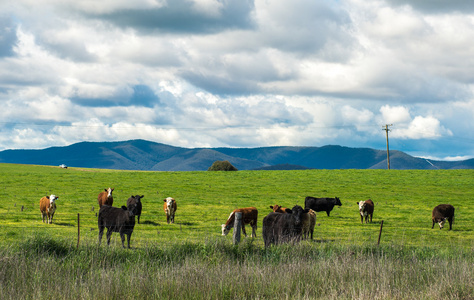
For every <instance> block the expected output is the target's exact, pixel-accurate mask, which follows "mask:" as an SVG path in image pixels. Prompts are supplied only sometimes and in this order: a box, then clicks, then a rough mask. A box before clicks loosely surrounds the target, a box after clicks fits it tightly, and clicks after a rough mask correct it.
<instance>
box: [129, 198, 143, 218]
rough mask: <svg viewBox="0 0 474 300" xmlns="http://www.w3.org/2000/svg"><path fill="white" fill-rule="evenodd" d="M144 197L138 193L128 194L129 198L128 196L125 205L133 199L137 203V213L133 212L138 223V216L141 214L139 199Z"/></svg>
mask: <svg viewBox="0 0 474 300" xmlns="http://www.w3.org/2000/svg"><path fill="white" fill-rule="evenodd" d="M143 197H145V196H143V195H142V196H139V195H136V196H133V195H132V196H130V198H128V200H127V206H128V205H129V204H130V203H132V202H133V201H135V202H136V203H137V213H136V214H135V215H136V216H137V222H138V224H140V216H141V215H142V201H141V199H142V198H143Z"/></svg>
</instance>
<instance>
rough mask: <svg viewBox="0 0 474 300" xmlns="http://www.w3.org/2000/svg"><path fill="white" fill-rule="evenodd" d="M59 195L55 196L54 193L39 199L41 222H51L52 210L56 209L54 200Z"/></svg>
mask: <svg viewBox="0 0 474 300" xmlns="http://www.w3.org/2000/svg"><path fill="white" fill-rule="evenodd" d="M58 198H59V197H56V196H55V195H51V196H44V197H43V198H41V199H40V212H41V217H42V218H43V223H45V219H46V223H47V224H53V216H54V212H55V211H56V200H57V199H58Z"/></svg>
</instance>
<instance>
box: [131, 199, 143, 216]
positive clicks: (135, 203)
mask: <svg viewBox="0 0 474 300" xmlns="http://www.w3.org/2000/svg"><path fill="white" fill-rule="evenodd" d="M143 197H144V196H140V195H136V196H133V195H132V196H131V197H130V198H131V199H129V200H130V201H127V202H128V203H127V210H128V211H129V213H130V216H134V215H136V214H137V213H138V203H140V199H141V198H143Z"/></svg>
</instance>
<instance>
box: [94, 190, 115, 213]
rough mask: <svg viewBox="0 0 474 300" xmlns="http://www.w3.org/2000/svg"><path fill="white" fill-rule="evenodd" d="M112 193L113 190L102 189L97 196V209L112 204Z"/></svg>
mask: <svg viewBox="0 0 474 300" xmlns="http://www.w3.org/2000/svg"><path fill="white" fill-rule="evenodd" d="M113 191H114V189H113V188H108V189H104V190H103V191H102V192H100V193H99V196H97V202H98V203H99V208H100V207H102V205H108V206H112V204H113V203H114V197H113V196H112V192H113Z"/></svg>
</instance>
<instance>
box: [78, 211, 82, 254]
mask: <svg viewBox="0 0 474 300" xmlns="http://www.w3.org/2000/svg"><path fill="white" fill-rule="evenodd" d="M79 216H80V215H79V214H77V249H79V240H80V238H81V225H80V217H79Z"/></svg>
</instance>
